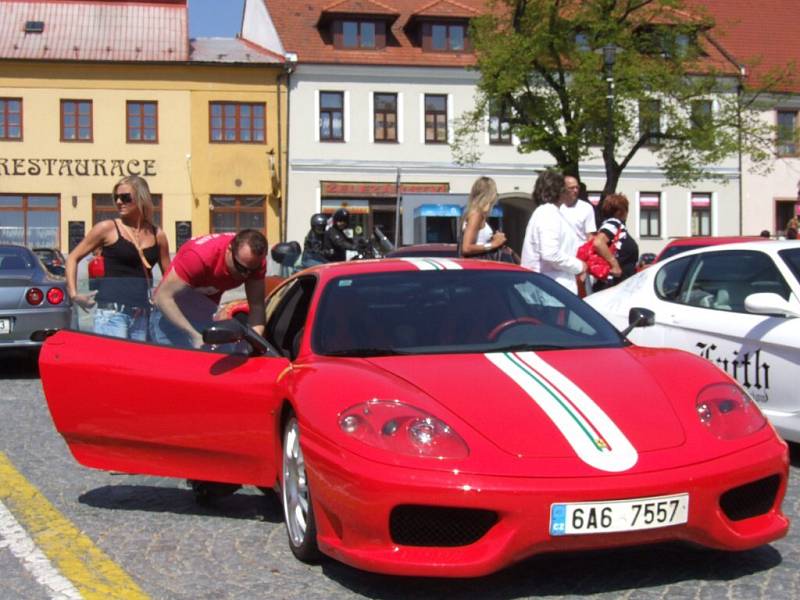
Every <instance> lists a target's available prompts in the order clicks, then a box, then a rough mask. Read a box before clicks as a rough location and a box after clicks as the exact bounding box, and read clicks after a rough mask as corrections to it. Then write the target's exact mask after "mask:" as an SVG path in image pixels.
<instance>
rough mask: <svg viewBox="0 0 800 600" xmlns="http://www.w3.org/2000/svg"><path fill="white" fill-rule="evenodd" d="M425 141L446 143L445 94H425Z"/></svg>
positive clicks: (428, 142) (427, 142)
mask: <svg viewBox="0 0 800 600" xmlns="http://www.w3.org/2000/svg"><path fill="white" fill-rule="evenodd" d="M425 143H426V144H446V143H447V96H446V95H444V94H425Z"/></svg>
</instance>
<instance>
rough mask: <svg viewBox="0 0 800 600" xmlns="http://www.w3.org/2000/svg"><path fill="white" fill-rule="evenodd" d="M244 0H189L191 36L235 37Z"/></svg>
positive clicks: (240, 23)
mask: <svg viewBox="0 0 800 600" xmlns="http://www.w3.org/2000/svg"><path fill="white" fill-rule="evenodd" d="M243 7H244V0H189V37H193V38H197V37H234V36H236V34H237V33H239V28H240V27H241V25H242V8H243Z"/></svg>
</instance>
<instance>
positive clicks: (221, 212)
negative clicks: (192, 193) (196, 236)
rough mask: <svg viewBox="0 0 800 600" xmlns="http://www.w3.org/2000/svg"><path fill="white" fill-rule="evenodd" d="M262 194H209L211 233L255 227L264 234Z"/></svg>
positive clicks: (264, 202) (264, 208) (230, 231)
mask: <svg viewBox="0 0 800 600" xmlns="http://www.w3.org/2000/svg"><path fill="white" fill-rule="evenodd" d="M266 205H267V201H266V198H265V197H264V196H214V195H212V196H211V219H210V221H211V233H236V232H238V231H241V230H242V229H256V230H258V231H260V232H261V233H263V234H264V235H266V233H267V231H266V226H265V221H266V218H265V215H266Z"/></svg>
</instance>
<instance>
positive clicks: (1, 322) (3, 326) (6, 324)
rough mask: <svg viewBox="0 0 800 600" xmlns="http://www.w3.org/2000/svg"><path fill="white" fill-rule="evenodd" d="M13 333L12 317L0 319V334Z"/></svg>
mask: <svg viewBox="0 0 800 600" xmlns="http://www.w3.org/2000/svg"><path fill="white" fill-rule="evenodd" d="M9 333H11V319H0V335H7V334H9Z"/></svg>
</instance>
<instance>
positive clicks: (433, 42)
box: [422, 23, 467, 52]
mask: <svg viewBox="0 0 800 600" xmlns="http://www.w3.org/2000/svg"><path fill="white" fill-rule="evenodd" d="M466 45H467V26H466V25H465V24H464V23H423V25H422V49H423V50H425V51H428V52H464V50H466Z"/></svg>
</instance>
